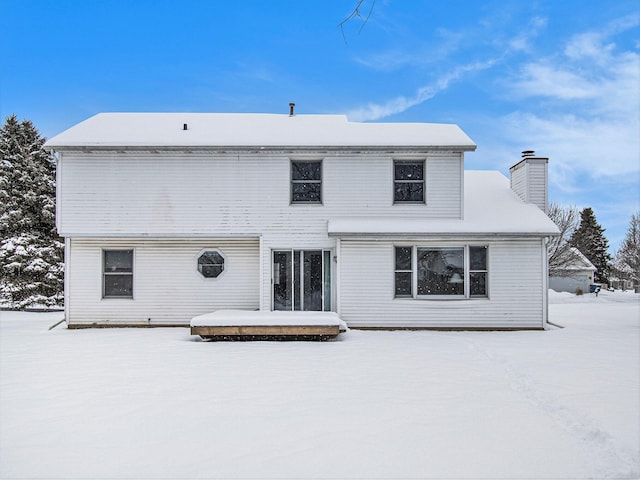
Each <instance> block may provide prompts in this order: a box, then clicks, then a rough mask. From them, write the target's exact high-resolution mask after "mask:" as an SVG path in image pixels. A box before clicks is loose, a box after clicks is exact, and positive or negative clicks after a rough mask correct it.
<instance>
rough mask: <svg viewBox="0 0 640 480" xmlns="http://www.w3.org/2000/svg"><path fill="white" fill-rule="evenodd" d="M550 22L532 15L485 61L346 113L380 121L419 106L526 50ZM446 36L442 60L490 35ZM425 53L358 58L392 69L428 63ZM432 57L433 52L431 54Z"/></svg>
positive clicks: (439, 55) (454, 69) (354, 117)
mask: <svg viewBox="0 0 640 480" xmlns="http://www.w3.org/2000/svg"><path fill="white" fill-rule="evenodd" d="M546 25H547V20H546V18H544V17H541V16H535V17H533V18H532V19H531V20H530V21H529V23H528V25H527V26H526V28H525V29H523V31H522V32H521V33H519V34H518V35H516V36H514V37H512V38H510V39H509V40H506V41H504V42H500V43H499V44H498V45H495V46H494V48H495V49H496V50H498V51H499V53H496V54H493V55H489V54H488V55H487V58H486V59H484V60H477V61H474V62H467V63H464V64H461V65H457V66H454V67H452V68H451V70H450V71H449V72H447V73H445V74H444V75H442V76H440V77H439V78H437V79H436V80H434V81H432V82H430V83H428V84H426V85H423V86H422V87H420V88H418V90H417V91H416V92H415V94H414V95H412V96H409V97H407V96H405V95H399V96H397V97H395V98H392V99H390V100H387V101H384V102H369V103H367V104H366V105H364V106H360V107H356V108H353V109H351V110H349V111H348V112H347V116H348V117H349V118H350V119H351V120H354V121H370V120H380V119H382V118H385V117H388V116H391V115H395V114H398V113H402V112H405V111H407V110H409V109H410V108H412V107H415V106H417V105H420V104H422V103H424V102H426V101H427V100H429V99H431V98H433V97H434V96H436V95H437V94H438V93H440V92H442V91H444V90H446V89H447V88H449V86H450V85H451V84H452V83H453V82H456V81H460V80H462V79H464V78H466V76H467V75H471V74H473V73H476V72H479V71H482V70H487V69H490V68H491V67H493V66H495V65H496V64H497V63H499V62H501V61H502V60H504V59H505V58H506V57H508V56H509V55H511V54H513V53H515V52H521V51H527V50H528V49H529V46H530V42H531V40H532V39H533V38H535V37H536V36H537V35H538V34H539V32H540V31H541V30H542V29H544V28H545V27H546ZM445 33H446V37H447V38H449V39H450V41H449V42H448V43H447V46H446V47H439V49H438V50H437V52H436V53H435V57H437V58H438V59H439V60H443V61H444V59H445V58H446V57H447V56H449V55H451V54H453V53H454V52H457V51H458V50H460V49H461V48H462V47H461V46H460V43H461V41H462V39H464V38H465V35H466V41H467V42H470V43H471V44H473V38H475V37H478V38H480V37H486V36H487V35H490V33H489V32H487V31H486V30H483V31H476V32H469V31H467V32H465V34H456V33H455V32H451V31H446V32H445ZM425 56H426V55H418V54H415V53H403V52H397V51H396V52H384V53H382V54H379V55H377V56H372V57H371V58H370V59H369V60H366V61H365V60H362V59H358V60H357V61H358V62H359V63H361V64H363V65H365V66H368V67H370V68H373V69H378V70H387V69H393V68H395V67H397V66H400V65H407V64H414V65H421V64H424V63H425V60H422V61H420V60H419V59H420V58H424V57H425ZM431 58H432V59H433V55H431Z"/></svg>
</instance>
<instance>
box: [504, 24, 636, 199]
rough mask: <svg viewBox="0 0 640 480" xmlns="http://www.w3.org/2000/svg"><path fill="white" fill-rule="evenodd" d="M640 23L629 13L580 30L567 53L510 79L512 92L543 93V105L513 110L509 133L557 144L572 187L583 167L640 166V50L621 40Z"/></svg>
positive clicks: (606, 171) (623, 169) (621, 170)
mask: <svg viewBox="0 0 640 480" xmlns="http://www.w3.org/2000/svg"><path fill="white" fill-rule="evenodd" d="M638 24H639V22H638V16H629V17H624V18H623V19H619V20H615V21H614V22H611V23H610V24H607V25H605V26H604V27H603V28H602V30H601V31H596V32H585V33H580V34H577V35H574V36H573V37H571V38H570V39H569V40H568V41H567V43H566V45H565V46H564V49H563V50H562V52H561V53H559V54H557V55H555V56H550V57H548V58H542V59H540V60H538V61H535V62H530V63H527V64H524V65H523V66H522V69H521V71H520V73H519V75H518V77H517V78H516V79H515V80H514V81H513V82H512V84H511V85H510V89H511V93H512V95H514V96H515V97H517V98H519V99H525V100H527V99H533V100H535V99H539V101H538V102H537V103H536V105H537V106H539V107H540V108H539V109H531V108H529V109H528V110H526V111H525V110H523V109H519V110H518V111H515V112H514V113H512V114H511V115H508V116H506V117H505V118H504V124H505V126H507V127H508V128H507V134H509V135H510V136H511V137H512V138H518V137H520V138H523V137H524V138H528V139H530V141H531V142H532V143H533V144H535V145H540V146H544V148H545V149H547V150H550V151H553V152H554V166H553V168H554V169H555V170H556V172H555V173H556V175H555V178H556V179H557V180H560V181H561V183H560V186H561V187H563V188H569V189H571V188H572V185H571V183H572V179H575V178H577V176H576V175H575V173H576V172H581V173H584V174H586V175H588V176H590V177H592V178H597V177H600V176H625V175H629V174H632V173H635V174H636V175H637V173H638V172H639V171H640V134H639V133H638V132H640V114H639V107H640V88H639V85H640V55H638V53H637V52H634V51H630V50H620V49H619V48H618V47H617V46H616V44H615V43H614V42H613V37H614V36H615V35H616V34H617V33H620V32H623V31H624V30H626V29H630V28H635V27H637V26H638ZM567 111H570V112H572V113H571V114H567V113H566V112H567ZM613 152H615V154H614V153H613ZM612 157H615V158H612Z"/></svg>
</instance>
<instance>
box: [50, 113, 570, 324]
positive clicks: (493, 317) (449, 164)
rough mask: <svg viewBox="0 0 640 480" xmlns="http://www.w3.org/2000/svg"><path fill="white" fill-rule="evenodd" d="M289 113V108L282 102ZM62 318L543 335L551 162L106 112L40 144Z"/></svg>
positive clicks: (391, 126) (459, 144)
mask: <svg viewBox="0 0 640 480" xmlns="http://www.w3.org/2000/svg"><path fill="white" fill-rule="evenodd" d="M292 113H293V112H292ZM46 146H47V147H48V148H49V149H50V150H53V151H55V152H57V157H58V171H57V186H58V189H57V209H58V211H57V228H58V231H59V233H60V235H62V236H63V237H64V238H65V246H66V272H65V273H66V275H65V313H66V319H67V322H68V324H69V326H70V327H82V326H93V325H100V326H105V325H152V326H153V325H188V324H189V321H190V319H191V318H192V317H194V316H197V315H202V314H206V313H209V312H213V311H217V310H221V309H239V310H262V311H272V310H288V311H292V312H295V311H309V310H311V311H327V312H329V311H332V312H336V313H337V314H338V315H339V316H340V317H341V318H342V319H343V320H344V321H346V322H347V324H348V325H349V326H350V327H351V328H446V329H449V328H461V329H474V328H477V329H493V328H498V329H543V328H545V327H546V325H547V323H546V322H547V287H548V273H547V249H546V240H547V238H548V237H549V236H552V235H556V234H557V228H556V227H555V225H554V224H553V222H552V221H551V220H550V219H549V218H548V217H547V216H546V215H545V209H546V202H547V159H546V158H541V157H536V156H535V155H534V154H533V153H532V152H529V153H526V155H525V157H524V158H523V159H522V160H520V161H519V162H517V164H516V165H514V167H512V169H511V186H510V180H509V179H507V178H505V177H504V176H503V175H502V174H500V173H498V172H494V171H465V169H464V156H465V153H467V152H472V151H473V150H475V148H476V145H475V144H474V143H473V141H472V140H471V139H470V138H469V137H468V136H467V135H466V134H465V133H464V132H463V131H462V130H461V129H460V128H459V127H458V126H456V125H441V124H423V123H357V122H350V121H348V120H347V118H346V117H344V116H340V115H293V114H292V115H267V114H205V113H203V114H198V113H103V114H99V115H96V116H94V117H91V118H89V119H88V120H85V121H84V122H81V123H79V124H78V125H76V126H74V127H72V128H70V129H69V130H66V131H65V132H63V133H61V134H59V135H58V136H56V137H54V138H52V139H50V140H49V141H48V142H47V144H46Z"/></svg>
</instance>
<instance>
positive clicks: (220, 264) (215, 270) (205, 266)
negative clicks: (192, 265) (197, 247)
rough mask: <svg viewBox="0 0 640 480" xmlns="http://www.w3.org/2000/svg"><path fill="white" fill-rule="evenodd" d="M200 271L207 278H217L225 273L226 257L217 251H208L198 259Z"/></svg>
mask: <svg viewBox="0 0 640 480" xmlns="http://www.w3.org/2000/svg"><path fill="white" fill-rule="evenodd" d="M198 271H199V272H200V273H201V274H202V276H203V277H205V278H216V277H218V276H219V275H220V274H221V273H222V272H223V271H224V257H223V256H222V255H221V254H220V252H218V251H216V250H207V251H205V252H202V254H201V255H200V256H199V257H198Z"/></svg>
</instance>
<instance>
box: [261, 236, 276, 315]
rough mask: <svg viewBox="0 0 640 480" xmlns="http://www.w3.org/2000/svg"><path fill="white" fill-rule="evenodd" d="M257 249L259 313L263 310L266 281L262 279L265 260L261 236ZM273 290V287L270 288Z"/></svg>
mask: <svg viewBox="0 0 640 480" xmlns="http://www.w3.org/2000/svg"><path fill="white" fill-rule="evenodd" d="M258 245H259V246H258V249H259V253H258V255H259V257H260V261H259V263H260V268H259V273H258V275H259V276H260V284H259V286H258V289H259V290H258V291H259V293H258V295H260V301H259V303H258V308H259V309H260V311H261V312H262V311H263V310H264V282H265V281H266V280H265V278H264V262H265V258H264V237H263V236H262V234H261V235H260V237H259V239H258ZM269 284H271V275H269ZM272 288H273V287H272Z"/></svg>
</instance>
